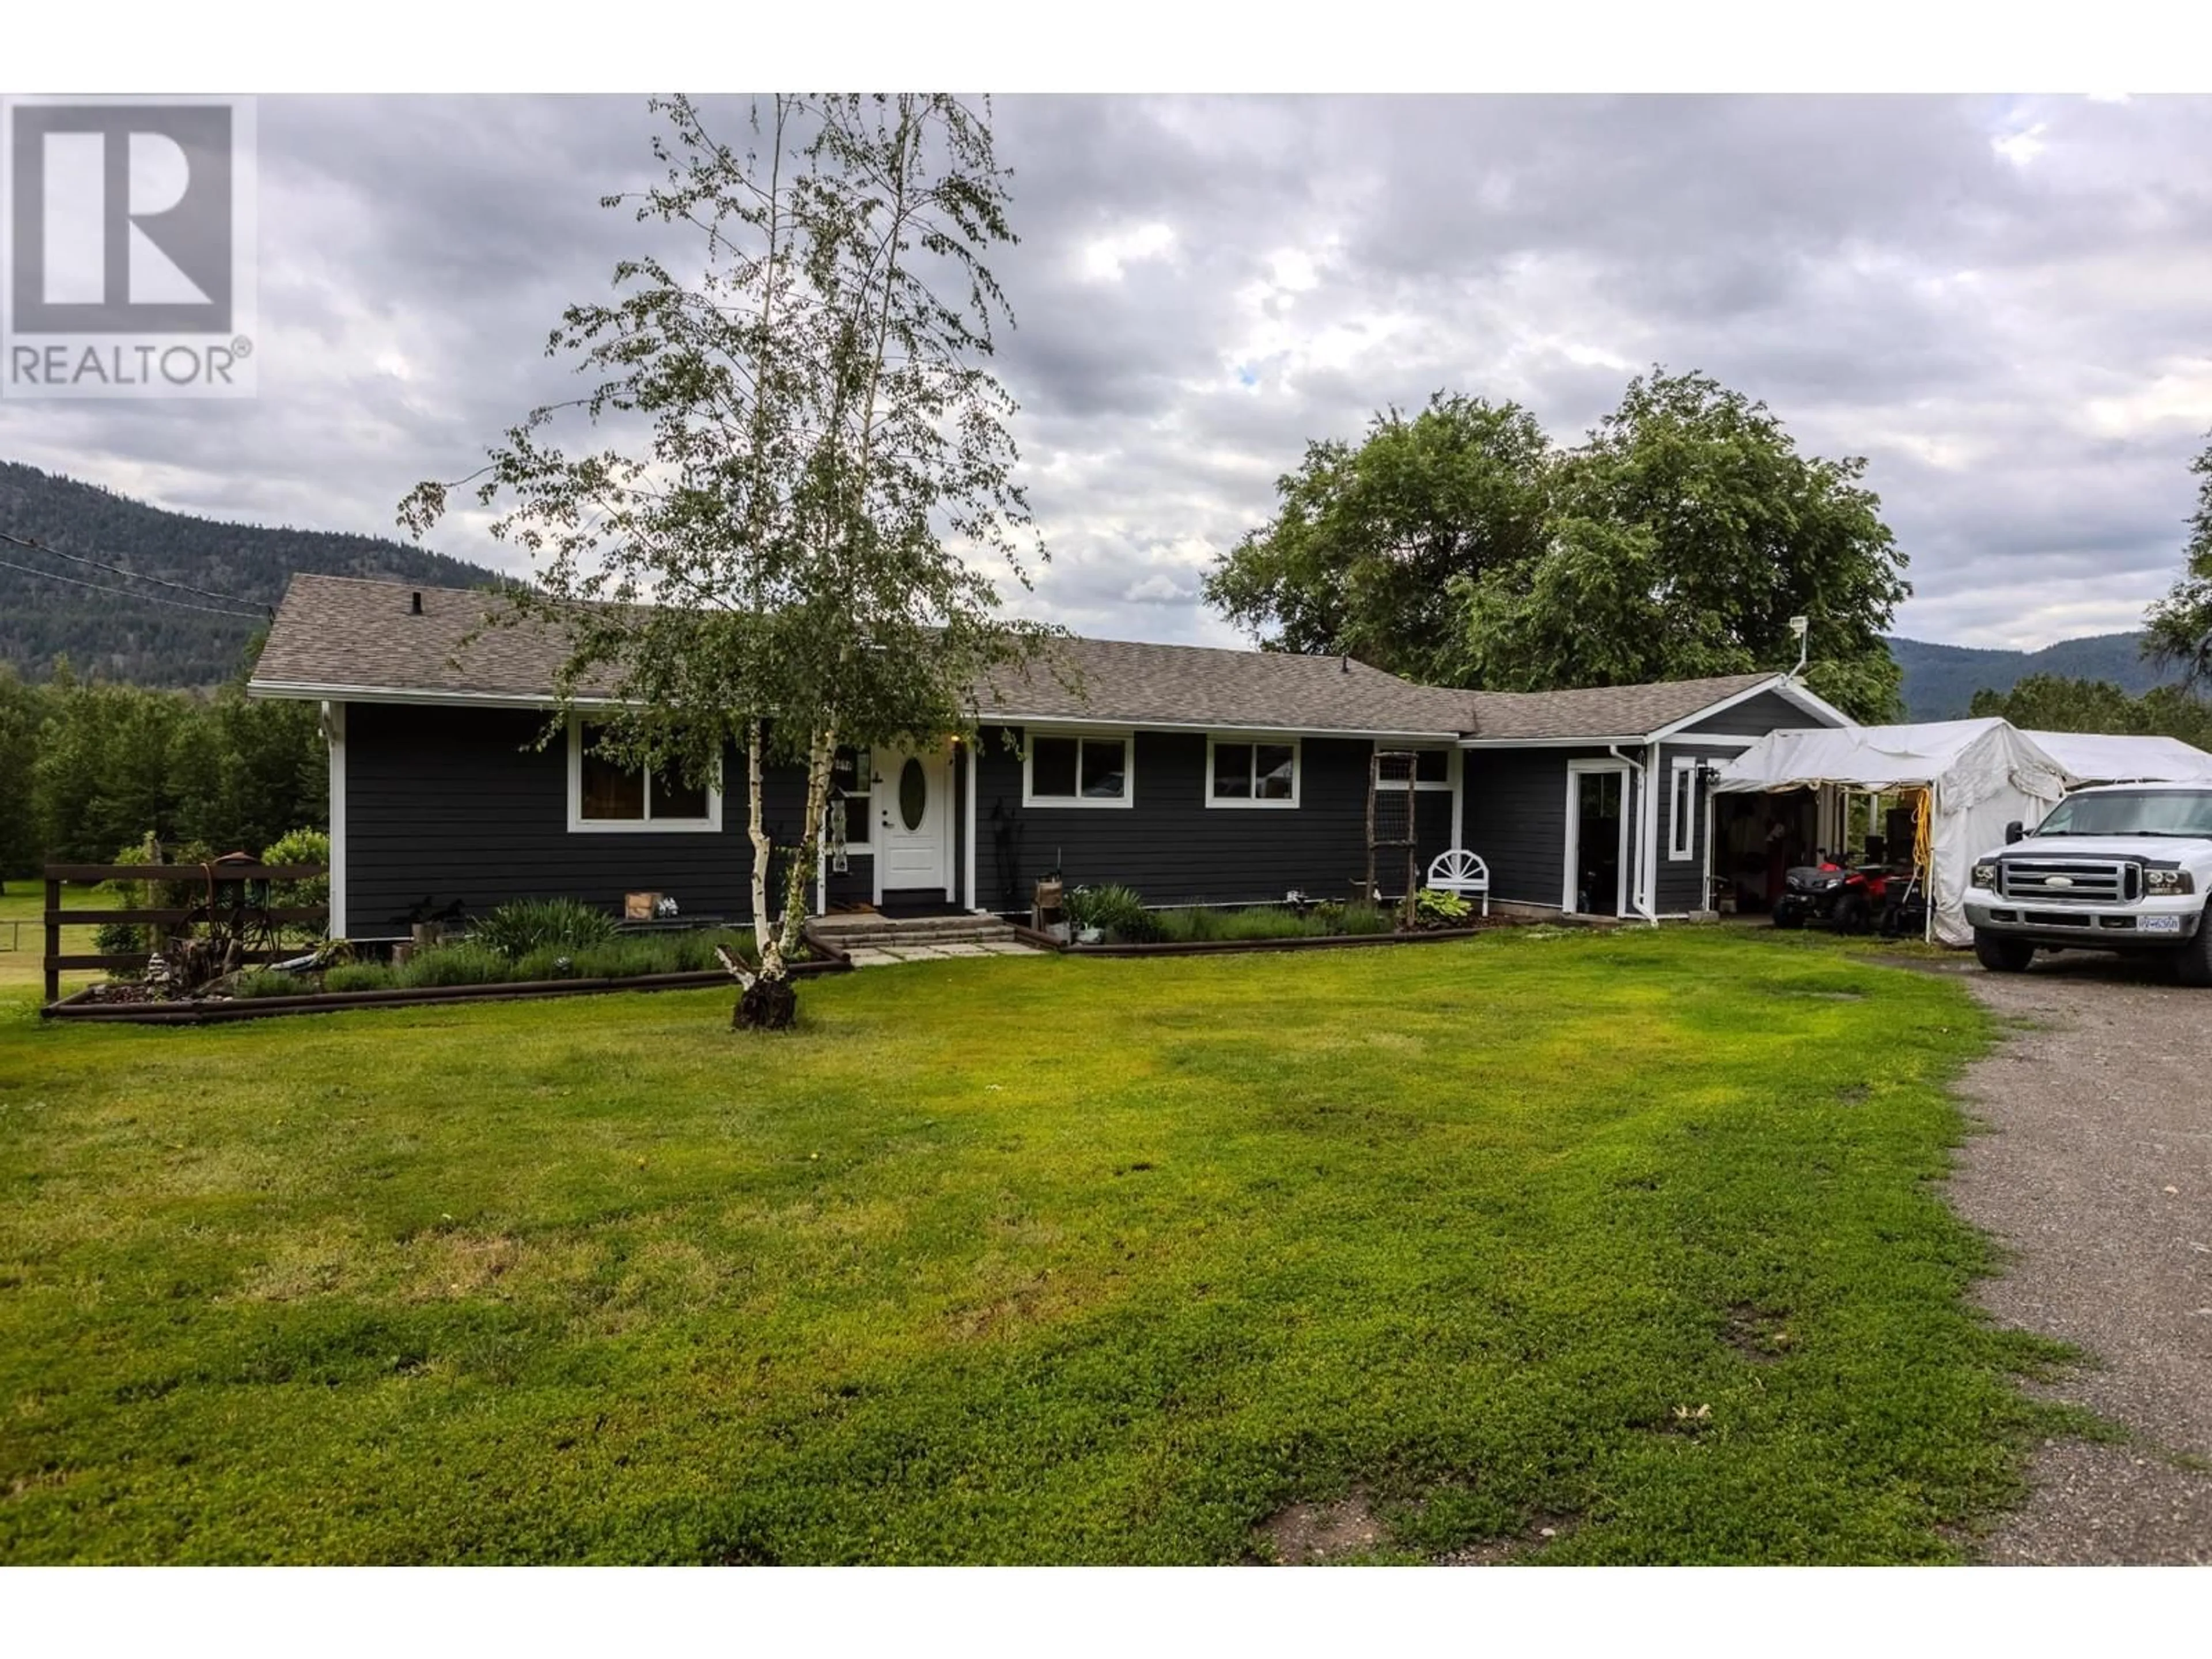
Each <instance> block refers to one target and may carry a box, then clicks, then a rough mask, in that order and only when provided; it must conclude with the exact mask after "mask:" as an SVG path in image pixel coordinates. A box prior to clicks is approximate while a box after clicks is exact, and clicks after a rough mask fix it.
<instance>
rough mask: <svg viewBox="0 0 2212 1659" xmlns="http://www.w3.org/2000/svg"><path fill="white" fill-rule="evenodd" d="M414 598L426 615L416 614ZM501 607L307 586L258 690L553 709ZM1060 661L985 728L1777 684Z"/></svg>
mask: <svg viewBox="0 0 2212 1659" xmlns="http://www.w3.org/2000/svg"><path fill="white" fill-rule="evenodd" d="M417 593H419V594H421V596H422V614H420V615H419V616H418V615H416V614H415V612H414V609H413V597H414V595H416V594H417ZM498 603H499V602H498V600H497V599H496V598H495V596H493V595H490V594H487V593H483V592H476V591H474V590H471V589H468V588H457V587H416V586H413V585H411V584H410V583H406V582H389V581H369V580H359V579H356V578H354V577H348V576H310V575H296V576H295V577H293V578H292V581H291V585H290V586H289V587H288V588H287V589H286V590H285V592H284V599H283V604H282V605H279V606H278V607H277V611H276V621H275V623H272V624H271V625H270V630H269V641H268V643H267V645H266V646H264V647H263V649H262V653H261V659H260V661H259V663H258V664H257V665H256V666H255V668H254V671H253V682H252V683H253V685H254V687H255V688H256V689H257V690H262V691H264V692H268V693H272V694H277V695H282V694H284V693H286V692H289V693H291V694H293V695H308V694H313V695H316V696H337V697H340V698H343V696H344V694H345V693H347V692H349V691H353V692H359V693H363V694H375V695H381V696H387V697H390V696H398V697H405V696H421V697H423V698H424V699H425V700H430V701H435V700H438V699H441V698H444V697H457V698H463V699H466V698H513V699H515V700H517V701H529V700H535V699H543V698H545V697H547V696H550V694H551V692H552V689H553V683H554V676H555V673H556V670H557V669H558V668H559V666H560V665H561V662H562V659H563V657H564V656H565V654H566V653H565V650H564V649H563V647H562V642H561V641H560V639H559V637H558V636H557V635H556V634H555V633H553V632H552V631H551V630H550V629H549V628H548V627H547V626H546V625H544V624H542V623H530V624H526V625H523V626H518V627H511V628H494V629H483V624H484V622H485V619H486V617H488V616H489V614H490V613H491V612H492V611H493V610H494V608H495V607H496V606H497V605H498ZM477 630H483V631H477ZM471 632H476V633H477V637H476V638H475V639H473V640H471V639H470V638H469V635H471ZM1054 652H1055V653H1056V655H1055V658H1054V664H1055V666H1056V667H1057V669H1058V670H1059V674H1058V675H1057V676H1056V675H1055V674H1054V671H1052V670H1050V669H1048V668H1047V667H1045V666H1043V665H1033V666H1032V667H1030V669H1028V670H1027V671H1020V672H1016V673H1013V674H1011V675H1009V676H1007V677H1006V678H1005V679H1004V681H1003V682H1002V683H1001V684H999V685H997V686H995V687H992V688H987V689H986V690H984V692H983V694H982V696H981V699H980V701H981V708H982V713H983V716H984V718H986V719H992V718H994V717H995V718H1000V719H1007V720H1013V719H1021V720H1098V721H1115V722H1119V723H1122V724H1126V725H1129V726H1211V727H1235V726H1245V727H1255V728H1260V729H1272V730H1276V731H1285V732H1360V733H1370V732H1372V733H1376V734H1390V733H1402V734H1406V735H1420V736H1431V737H1437V738H1443V737H1448V736H1455V735H1458V734H1461V733H1467V732H1472V733H1474V735H1476V736H1479V737H1485V738H1523V739H1544V738H1577V737H1589V738H1627V737H1639V736H1642V735H1643V734H1644V733H1645V732H1652V731H1656V729H1658V728H1659V727H1660V726H1666V725H1668V724H1670V723H1671V722H1673V721H1674V720H1680V719H1682V718H1683V717H1684V716H1686V715H1688V714H1695V713H1696V712H1697V711H1698V710H1699V709H1700V708H1705V707H1707V706H1709V705H1710V704H1712V703H1715V702H1720V701H1722V700H1723V698H1726V697H1729V696H1735V694H1736V693H1737V692H1739V691H1743V690H1749V689H1750V688H1751V687H1753V686H1755V685H1758V684H1762V683H1763V682H1765V681H1767V680H1771V679H1772V678H1775V677H1774V676H1772V675H1769V674H1735V675H1730V676H1729V677H1727V678H1722V679H1710V680H1679V681H1673V682H1669V683H1667V684H1657V685H1624V686H1613V687H1608V688H1606V689H1603V690H1591V691H1545V692H1486V691H1454V690H1443V689H1441V688H1438V687H1436V686H1427V685H1415V684H1413V683H1412V682H1411V681H1408V680H1402V679H1400V678H1398V677H1397V676H1396V675H1395V674H1387V673H1384V672H1383V671H1382V670H1381V669H1379V668H1371V667H1370V666H1369V665H1366V664H1365V663H1362V662H1353V661H1349V660H1347V659H1344V658H1340V657H1305V656H1293V655H1291V654H1288V653H1279V652H1267V651H1233V650H1222V649H1218V648H1215V647H1206V646H1188V645H1142V644H1135V643H1131V642H1128V641H1120V640H1090V639H1069V640H1064V641H1060V642H1059V643H1058V644H1057V645H1056V646H1055V647H1054ZM1062 678H1066V679H1067V680H1069V681H1072V682H1073V686H1072V687H1071V686H1070V685H1067V684H1061V679H1062Z"/></svg>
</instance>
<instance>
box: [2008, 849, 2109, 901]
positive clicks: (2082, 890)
mask: <svg viewBox="0 0 2212 1659" xmlns="http://www.w3.org/2000/svg"><path fill="white" fill-rule="evenodd" d="M1997 870H1998V876H1997V881H1998V890H1999V891H2000V892H2001V893H2002V894H2003V896H2005V897H2007V898H2010V899H2038V900H2040V901H2042V902H2045V903H2050V902H2065V901H2069V900H2071V901H2073V902H2077V903H2092V904H2115V903H2126V902H2130V901H2132V900H2134V899H2135V898H2136V897H2137V896H2140V894H2141V892H2142V874H2141V872H2139V871H2138V870H2137V869H2136V866H2134V865H2132V864H2129V863H2125V862H2124V861H2121V860H2111V861H2106V860H2096V861H2091V860H2080V859H2002V860H1998V864H1997Z"/></svg>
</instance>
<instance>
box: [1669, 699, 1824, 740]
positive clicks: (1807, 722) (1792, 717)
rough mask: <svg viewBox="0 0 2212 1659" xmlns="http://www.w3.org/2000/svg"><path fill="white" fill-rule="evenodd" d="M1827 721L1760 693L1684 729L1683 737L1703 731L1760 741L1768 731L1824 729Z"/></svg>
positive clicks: (1790, 703)
mask: <svg viewBox="0 0 2212 1659" xmlns="http://www.w3.org/2000/svg"><path fill="white" fill-rule="evenodd" d="M1826 724H1827V722H1826V720H1820V719H1819V718H1817V717H1816V716H1814V715H1812V714H1808V713H1806V712H1805V710H1803V709H1802V708H1799V707H1798V706H1797V705H1796V703H1794V702H1790V699H1789V698H1787V697H1785V696H1783V695H1782V694H1781V693H1780V692H1778V691H1762V692H1760V693H1759V695H1758V696H1755V697H1752V698H1750V699H1748V700H1747V701H1746V702H1740V703H1738V704H1736V706H1735V708H1723V710H1721V712H1720V713H1719V714H1714V715H1711V716H1709V717H1708V718H1706V719H1705V720H1699V721H1698V722H1697V723H1696V724H1695V725H1693V726H1688V727H1686V728H1685V729H1684V731H1683V732H1682V735H1683V736H1684V737H1690V736H1692V735H1693V734H1695V733H1699V732H1703V733H1705V734H1706V735H1708V736H1711V737H1717V738H1763V737H1765V735H1766V734H1767V733H1768V732H1784V731H1795V730H1797V729H1799V728H1801V727H1803V726H1825V725H1826Z"/></svg>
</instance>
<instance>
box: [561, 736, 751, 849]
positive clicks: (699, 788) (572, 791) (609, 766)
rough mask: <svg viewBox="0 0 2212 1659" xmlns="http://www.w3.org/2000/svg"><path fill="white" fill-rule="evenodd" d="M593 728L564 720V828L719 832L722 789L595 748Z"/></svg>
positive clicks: (585, 830) (581, 829) (577, 829)
mask: <svg viewBox="0 0 2212 1659" xmlns="http://www.w3.org/2000/svg"><path fill="white" fill-rule="evenodd" d="M597 736H598V732H596V730H595V729H594V728H593V727H592V726H590V725H589V724H587V723H586V722H585V721H583V720H571V721H570V722H569V724H568V828H569V829H571V830H574V831H581V832H590V831H614V832H621V831H623V830H632V831H635V830H654V831H670V830H677V831H684V830H718V829H720V828H721V827H722V795H721V791H720V789H717V788H714V787H708V786H704V785H701V784H696V783H689V782H686V781H684V777H683V776H682V775H681V774H679V773H677V772H674V771H672V770H671V771H661V772H647V771H646V770H644V769H641V768H638V767H629V766H624V765H623V764H622V763H619V762H617V761H615V760H613V759H611V758H610V757H607V756H605V755H602V754H598V753H595V752H593V750H592V742H593V740H594V738H596V737H597Z"/></svg>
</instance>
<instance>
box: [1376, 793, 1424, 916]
mask: <svg viewBox="0 0 2212 1659" xmlns="http://www.w3.org/2000/svg"><path fill="white" fill-rule="evenodd" d="M1418 766H1419V760H1418V759H1417V757H1415V756H1413V754H1411V753H1409V752H1408V751H1407V750H1398V749H1378V750H1376V751H1375V756H1374V758H1373V759H1371V760H1370V761H1369V762H1368V763H1367V896H1368V897H1369V899H1370V900H1372V901H1379V900H1380V899H1381V898H1382V896H1383V890H1382V888H1381V887H1380V886H1379V885H1378V884H1377V883H1376V878H1377V876H1378V875H1379V874H1380V872H1381V865H1382V862H1383V859H1384V858H1385V857H1388V856H1389V855H1392V854H1401V855H1402V856H1403V858H1404V860H1405V865H1406V880H1405V885H1404V887H1403V888H1402V889H1401V891H1402V892H1403V893H1404V895H1405V896H1404V898H1403V899H1402V900H1401V907H1400V908H1401V910H1402V911H1403V913H1404V919H1405V922H1406V925H1407V927H1411V926H1412V925H1413V904H1414V895H1415V894H1416V893H1418V892H1419V890H1420V885H1421V875H1420V852H1419V846H1418V842H1417V837H1418V835H1419V831H1418V829H1417V828H1416V825H1415V822H1414V817H1413V805H1414V803H1415V801H1416V800H1418V799H1419V791H1418V790H1417V788H1416V787H1415V784H1416V781H1417V774H1416V768H1417V767H1418Z"/></svg>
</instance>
